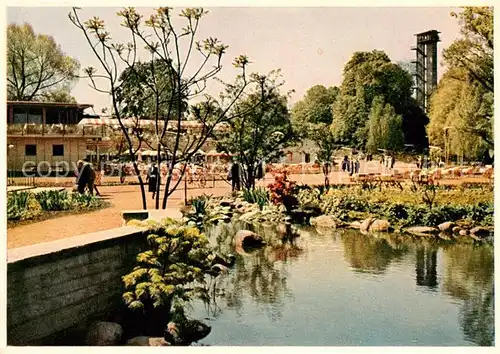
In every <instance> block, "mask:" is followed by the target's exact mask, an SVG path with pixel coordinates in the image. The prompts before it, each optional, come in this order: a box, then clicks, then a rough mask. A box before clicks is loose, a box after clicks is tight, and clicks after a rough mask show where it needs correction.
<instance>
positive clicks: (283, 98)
mask: <svg viewBox="0 0 500 354" xmlns="http://www.w3.org/2000/svg"><path fill="white" fill-rule="evenodd" d="M254 76H255V80H256V81H258V82H259V83H260V84H259V85H260V88H259V89H257V90H255V91H253V92H251V93H250V94H249V95H248V96H246V97H244V98H241V99H240V100H238V102H237V103H236V104H235V105H234V107H233V112H232V114H233V115H234V116H235V118H234V119H232V120H231V121H230V122H229V125H230V129H229V130H228V131H227V132H222V133H220V134H216V135H217V136H218V140H219V141H218V150H220V151H223V152H228V153H229V152H233V153H236V154H237V156H238V162H240V164H241V167H242V172H243V183H244V186H245V188H247V189H254V188H255V179H256V176H257V171H258V166H259V164H260V163H261V162H262V161H272V160H275V159H277V158H278V157H280V156H282V154H283V151H282V149H283V148H285V147H287V146H289V145H291V144H292V139H293V137H294V131H293V128H292V123H291V120H290V114H289V112H288V108H287V99H288V95H287V94H285V95H283V94H281V92H280V90H279V88H280V87H281V86H282V85H283V82H278V81H277V80H278V79H279V77H280V73H279V70H278V71H275V72H271V73H270V74H269V75H267V76H266V75H254Z"/></svg>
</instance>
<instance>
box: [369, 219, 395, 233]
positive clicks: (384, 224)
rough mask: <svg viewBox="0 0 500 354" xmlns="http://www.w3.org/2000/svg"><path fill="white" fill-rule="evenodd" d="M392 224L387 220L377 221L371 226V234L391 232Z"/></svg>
mask: <svg viewBox="0 0 500 354" xmlns="http://www.w3.org/2000/svg"><path fill="white" fill-rule="evenodd" d="M390 227H391V224H390V223H389V221H387V220H380V219H377V220H375V221H373V222H372V223H371V224H370V227H369V229H368V230H369V231H370V232H386V231H389V229H390Z"/></svg>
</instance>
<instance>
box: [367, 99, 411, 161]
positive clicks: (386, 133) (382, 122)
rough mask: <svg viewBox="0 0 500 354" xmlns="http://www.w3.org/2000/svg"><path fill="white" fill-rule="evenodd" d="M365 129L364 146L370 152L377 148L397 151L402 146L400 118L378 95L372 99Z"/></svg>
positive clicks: (375, 150)
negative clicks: (365, 139) (365, 138)
mask: <svg viewBox="0 0 500 354" xmlns="http://www.w3.org/2000/svg"><path fill="white" fill-rule="evenodd" d="M366 130H367V131H368V141H367V144H366V147H367V150H368V151H369V152H370V153H376V152H377V149H386V150H391V151H398V150H400V149H401V148H402V147H403V142H404V141H403V139H404V138H403V130H402V118H401V116H398V115H396V113H395V110H394V108H393V107H392V106H391V105H390V104H385V105H384V101H383V99H382V97H380V96H378V97H375V99H374V100H373V104H372V108H371V111H370V116H369V119H368V122H367V129H366Z"/></svg>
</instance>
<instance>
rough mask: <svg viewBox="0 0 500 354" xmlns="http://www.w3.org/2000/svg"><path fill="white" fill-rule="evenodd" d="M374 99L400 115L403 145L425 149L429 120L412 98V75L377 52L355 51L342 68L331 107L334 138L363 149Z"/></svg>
mask: <svg viewBox="0 0 500 354" xmlns="http://www.w3.org/2000/svg"><path fill="white" fill-rule="evenodd" d="M377 96H381V97H382V98H383V100H384V102H386V103H387V104H390V105H391V106H392V107H393V108H394V110H395V113H396V114H397V115H401V116H402V127H403V132H404V141H405V143H407V144H415V145H417V146H419V147H421V148H422V147H425V146H426V144H427V142H426V138H425V125H426V124H427V122H428V120H427V117H426V116H425V114H424V113H423V112H422V111H421V110H420V109H419V108H418V106H417V105H416V103H415V102H414V100H413V98H412V78H411V75H410V73H408V72H407V71H406V70H405V69H403V68H401V67H400V66H399V65H396V64H394V63H392V62H391V61H390V59H389V57H388V56H387V54H385V53H384V52H383V51H378V50H374V51H372V52H356V53H354V54H353V56H352V57H351V59H350V60H349V61H348V62H347V64H346V65H345V67H344V79H343V82H342V85H341V86H340V92H339V97H338V99H337V100H336V102H335V103H334V107H333V131H334V133H335V135H336V136H337V138H338V139H339V140H341V141H342V142H343V143H344V144H347V145H350V146H353V147H357V148H364V147H365V146H366V143H367V140H368V131H367V130H366V126H367V125H366V122H367V120H368V116H369V112H370V109H371V104H372V102H373V100H374V98H375V97H377Z"/></svg>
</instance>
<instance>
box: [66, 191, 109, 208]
mask: <svg viewBox="0 0 500 354" xmlns="http://www.w3.org/2000/svg"><path fill="white" fill-rule="evenodd" d="M71 204H72V206H73V207H76V208H89V209H91V208H97V207H99V206H101V205H102V201H101V200H100V199H99V198H97V197H96V196H94V195H90V194H80V193H72V194H71Z"/></svg>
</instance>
